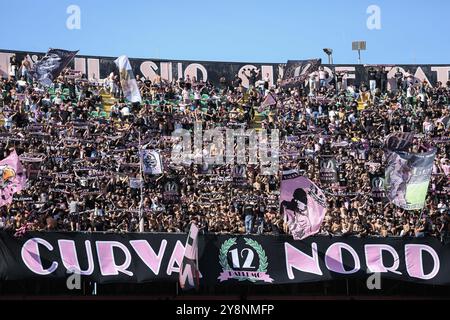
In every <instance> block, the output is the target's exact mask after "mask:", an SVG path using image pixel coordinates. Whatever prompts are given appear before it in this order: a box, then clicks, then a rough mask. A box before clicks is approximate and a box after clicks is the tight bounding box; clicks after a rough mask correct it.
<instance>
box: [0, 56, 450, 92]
mask: <svg viewBox="0 0 450 320" xmlns="http://www.w3.org/2000/svg"><path fill="white" fill-rule="evenodd" d="M13 53H15V54H16V57H17V61H19V62H20V61H22V60H23V59H24V58H25V57H26V56H27V55H29V56H30V60H31V61H32V62H33V63H36V62H37V61H39V59H40V58H42V57H43V56H44V53H42V52H24V51H15V50H0V77H3V78H7V77H8V74H9V70H10V65H9V58H10V57H11V55H12V54H13ZM115 58H116V57H99V56H84V55H77V56H76V57H75V59H74V60H73V61H72V62H71V63H70V64H69V67H71V68H73V69H74V70H76V71H79V72H81V73H84V74H85V75H86V76H87V77H88V78H89V79H104V78H106V77H107V76H108V75H109V74H110V73H111V72H117V68H116V66H115V65H114V59H115ZM130 63H131V67H132V69H133V73H134V74H135V75H140V76H144V77H146V78H147V79H150V80H151V81H155V80H156V79H157V78H159V77H161V78H162V79H163V80H167V81H172V80H177V79H179V78H182V77H185V76H186V75H189V76H190V77H191V78H192V77H193V76H195V77H196V79H198V80H204V81H210V82H212V83H213V84H215V85H221V82H220V78H221V77H224V78H225V80H226V82H227V83H228V84H230V83H231V81H232V80H233V79H234V77H235V75H238V77H240V78H241V80H242V84H243V86H244V87H248V86H249V79H248V74H246V71H245V70H248V69H254V68H255V69H257V70H259V72H258V74H257V76H256V77H257V79H256V80H262V79H263V77H265V76H266V75H267V74H268V75H269V84H270V85H273V84H275V83H276V82H277V79H278V78H281V77H283V71H284V70H287V69H286V63H256V62H248V63H245V62H212V61H186V60H164V59H163V60H161V59H136V58H134V59H132V58H131V59H130ZM322 66H323V67H324V71H325V72H327V73H328V75H329V77H328V78H327V79H326V80H325V82H326V84H329V83H330V82H332V81H337V79H336V74H337V73H340V74H343V76H342V77H341V78H342V83H341V84H342V87H343V88H345V87H346V86H348V85H350V84H354V85H357V86H358V85H360V84H361V83H363V82H364V83H366V84H367V83H368V69H369V68H370V66H364V65H355V64H339V65H325V64H323V65H322ZM384 68H385V69H386V71H388V74H387V83H386V81H385V80H381V73H380V72H379V69H381V66H380V67H375V69H376V70H377V87H378V88H380V87H381V85H382V83H383V87H385V86H386V85H387V87H388V88H390V89H396V88H397V81H396V78H395V73H397V69H398V70H399V71H400V72H401V73H402V74H403V75H404V77H406V75H407V74H411V75H413V77H414V79H416V80H419V81H423V80H425V81H428V82H429V83H430V84H432V85H435V84H436V83H437V82H438V81H440V82H442V83H443V84H445V83H446V82H447V81H448V80H449V79H450V74H449V72H450V64H447V65H442V64H441V65H429V64H427V65H405V64H399V65H392V66H384ZM244 69H245V70H244ZM247 73H248V72H247ZM293 74H295V68H294V73H293Z"/></svg>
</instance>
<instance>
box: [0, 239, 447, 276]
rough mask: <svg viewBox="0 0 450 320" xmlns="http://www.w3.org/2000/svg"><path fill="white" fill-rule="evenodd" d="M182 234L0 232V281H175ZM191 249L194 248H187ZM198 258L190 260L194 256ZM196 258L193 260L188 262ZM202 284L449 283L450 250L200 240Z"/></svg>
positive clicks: (399, 243)
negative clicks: (370, 280)
mask: <svg viewBox="0 0 450 320" xmlns="http://www.w3.org/2000/svg"><path fill="white" fill-rule="evenodd" d="M185 242H186V234H173V233H164V234H161V233H126V234H105V233H95V232H94V233H77V232H27V233H25V234H24V235H23V236H22V237H14V235H13V233H8V232H5V231H0V280H17V279H41V278H44V279H67V278H68V277H69V276H70V275H71V274H72V273H78V274H80V275H81V277H82V278H83V279H85V280H88V281H95V282H98V283H141V282H149V281H158V282H160V281H166V282H173V283H176V282H177V281H178V280H179V272H180V267H181V266H182V265H183V257H184V253H185V245H184V244H185ZM192 243H193V241H192ZM194 255H195V254H194ZM192 256H193V255H191V257H192ZM198 258H199V270H200V274H201V277H200V285H201V284H210V285H216V284H242V285H248V284H289V283H307V282H318V281H329V280H334V279H360V280H363V281H365V280H366V279H367V278H368V277H369V276H371V274H372V273H379V275H380V277H381V280H383V279H394V280H401V281H410V282H417V283H422V284H431V285H449V284H450V273H449V272H448V270H450V246H449V245H444V244H442V243H441V242H440V241H439V240H438V239H435V238H404V237H402V238H378V237H377V238H358V237H320V236H313V237H309V238H308V239H305V240H302V241H296V240H293V239H292V237H291V236H253V235H247V236H244V235H233V236H231V235H201V234H198Z"/></svg>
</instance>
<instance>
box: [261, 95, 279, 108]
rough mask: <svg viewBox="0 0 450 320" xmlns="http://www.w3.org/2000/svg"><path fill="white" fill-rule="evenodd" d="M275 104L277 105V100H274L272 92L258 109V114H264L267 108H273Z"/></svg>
mask: <svg viewBox="0 0 450 320" xmlns="http://www.w3.org/2000/svg"><path fill="white" fill-rule="evenodd" d="M274 104H277V100H276V99H275V98H274V96H273V95H272V93H271V92H269V94H268V95H267V96H266V98H265V99H264V101H263V103H262V104H261V106H260V107H259V108H258V112H263V111H264V109H265V108H267V107H269V106H273V105H274Z"/></svg>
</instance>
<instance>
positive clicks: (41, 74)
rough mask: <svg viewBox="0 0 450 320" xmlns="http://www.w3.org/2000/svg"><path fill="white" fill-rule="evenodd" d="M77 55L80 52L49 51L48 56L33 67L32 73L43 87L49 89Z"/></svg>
mask: <svg viewBox="0 0 450 320" xmlns="http://www.w3.org/2000/svg"><path fill="white" fill-rule="evenodd" d="M77 53H78V50H77V51H68V50H63V49H49V50H48V51H47V54H46V55H45V56H44V57H43V58H42V59H41V60H39V61H38V62H37V63H36V64H35V65H34V66H33V70H32V71H31V73H32V75H33V78H34V79H36V80H37V81H38V82H39V83H40V84H41V85H43V86H45V87H49V86H50V85H51V84H52V82H53V81H54V80H55V79H56V78H57V77H58V76H59V74H60V73H61V71H63V69H64V68H65V67H67V65H68V64H69V63H70V61H72V59H73V58H74V57H75V55H76V54H77Z"/></svg>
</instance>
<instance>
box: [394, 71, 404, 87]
mask: <svg viewBox="0 0 450 320" xmlns="http://www.w3.org/2000/svg"><path fill="white" fill-rule="evenodd" d="M394 76H395V79H396V81H397V90H399V91H403V73H402V72H401V71H400V68H397V72H396V73H395V75H394Z"/></svg>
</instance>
